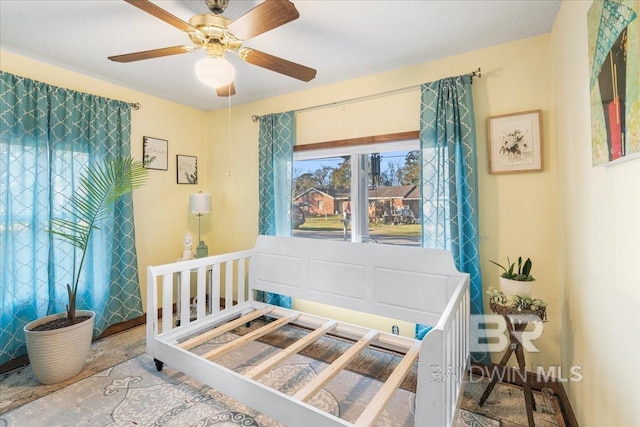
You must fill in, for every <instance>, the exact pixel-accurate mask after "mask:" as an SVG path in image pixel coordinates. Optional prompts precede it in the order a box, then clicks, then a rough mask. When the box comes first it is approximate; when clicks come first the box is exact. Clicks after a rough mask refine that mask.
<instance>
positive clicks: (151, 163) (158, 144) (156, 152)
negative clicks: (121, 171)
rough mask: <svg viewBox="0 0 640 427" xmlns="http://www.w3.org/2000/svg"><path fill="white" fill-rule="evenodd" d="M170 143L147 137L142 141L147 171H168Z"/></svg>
mask: <svg viewBox="0 0 640 427" xmlns="http://www.w3.org/2000/svg"><path fill="white" fill-rule="evenodd" d="M168 154H169V142H168V141H167V140H166V139H158V138H152V137H150V136H145V137H144V138H143V140H142V164H143V165H144V167H145V168H147V169H158V170H163V171H166V170H167V166H168Z"/></svg>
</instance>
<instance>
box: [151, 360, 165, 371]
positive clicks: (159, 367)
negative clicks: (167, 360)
mask: <svg viewBox="0 0 640 427" xmlns="http://www.w3.org/2000/svg"><path fill="white" fill-rule="evenodd" d="M153 361H154V362H156V371H158V372H160V371H162V368H163V367H164V362H161V361H159V360H158V359H153Z"/></svg>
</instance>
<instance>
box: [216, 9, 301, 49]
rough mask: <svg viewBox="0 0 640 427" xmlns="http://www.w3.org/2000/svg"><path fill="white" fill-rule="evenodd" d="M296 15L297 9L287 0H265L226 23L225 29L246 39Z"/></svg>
mask: <svg viewBox="0 0 640 427" xmlns="http://www.w3.org/2000/svg"><path fill="white" fill-rule="evenodd" d="M298 17H300V13H298V9H296V7H295V6H294V4H293V3H291V2H290V1H289V0H265V1H264V2H263V3H260V4H259V5H258V6H256V7H254V8H253V9H251V10H250V11H249V12H247V13H245V14H244V15H242V16H241V17H240V18H238V19H236V20H235V21H233V22H232V23H231V24H229V25H227V30H228V31H229V32H230V33H231V34H233V35H234V36H235V37H236V38H239V39H240V40H247V39H250V38H251V37H255V36H257V35H259V34H262V33H265V32H267V31H269V30H273V29H274V28H277V27H279V26H280V25H283V24H286V23H287V22H291V21H293V20H296V19H298Z"/></svg>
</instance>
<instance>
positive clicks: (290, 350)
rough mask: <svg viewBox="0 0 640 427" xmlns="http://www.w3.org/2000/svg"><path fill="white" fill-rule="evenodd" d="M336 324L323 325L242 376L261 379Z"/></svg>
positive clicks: (334, 322) (330, 322)
mask: <svg viewBox="0 0 640 427" xmlns="http://www.w3.org/2000/svg"><path fill="white" fill-rule="evenodd" d="M337 324H338V322H336V321H335V320H330V321H328V322H326V323H325V324H324V325H322V326H321V327H319V328H317V329H315V330H314V331H313V332H311V333H310V334H308V335H306V336H305V337H304V338H302V339H299V340H298V341H296V342H294V343H293V344H291V345H290V346H289V347H287V348H285V349H283V350H282V351H279V352H278V353H276V354H274V355H273V356H271V357H270V358H269V359H267V360H265V361H264V362H262V363H261V364H259V365H258V366H255V367H253V368H251V369H250V370H249V371H247V372H245V374H244V376H245V377H247V378H251V379H256V378H259V377H261V376H262V375H263V374H264V373H265V372H267V371H268V370H270V369H271V368H273V367H274V366H276V365H277V364H279V363H282V362H284V361H285V360H287V359H288V358H290V357H291V356H293V355H295V354H298V353H299V352H300V351H302V350H303V349H304V348H305V347H307V346H309V345H310V344H312V343H314V342H316V341H317V340H318V339H319V338H320V337H321V336H323V335H325V334H326V333H327V332H329V331H331V330H333V329H335V327H336V325H337Z"/></svg>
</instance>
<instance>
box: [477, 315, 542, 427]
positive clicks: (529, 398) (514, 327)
mask: <svg viewBox="0 0 640 427" xmlns="http://www.w3.org/2000/svg"><path fill="white" fill-rule="evenodd" d="M490 306H491V311H493V312H494V313H496V314H499V315H501V316H503V317H504V320H505V321H506V323H507V330H508V331H509V342H510V344H509V348H507V350H506V351H505V353H504V355H503V356H502V360H500V363H499V364H498V368H500V369H501V371H500V372H501V373H502V372H504V370H505V369H506V364H507V361H508V360H509V358H510V357H511V355H512V354H513V353H515V355H516V360H517V361H518V367H519V368H520V375H521V378H523V385H522V388H523V390H524V401H525V405H526V409H527V421H528V423H529V427H535V423H534V421H533V411H535V410H536V401H535V399H534V398H533V392H532V391H531V386H530V385H529V382H528V381H527V369H526V366H525V363H524V351H523V349H522V343H521V342H520V340H519V339H518V336H520V335H521V334H522V332H523V331H524V330H525V329H526V327H527V325H528V324H529V323H531V320H529V319H527V317H526V316H525V317H523V316H517V315H522V314H528V315H535V316H537V317H539V318H540V319H541V320H545V319H546V307H542V308H540V309H539V310H536V311H531V310H523V311H518V310H516V309H513V308H511V307H506V306H504V305H500V304H496V303H491V305H490ZM501 377H502V375H500V376H499V375H494V376H493V378H492V379H491V382H490V383H489V385H488V386H487V388H485V389H484V393H482V397H480V402H479V403H478V404H479V405H480V406H482V405H484V403H485V401H486V400H487V398H488V397H489V395H490V394H491V392H492V391H493V388H494V387H495V385H496V383H497V382H498V380H499V379H500V378H501Z"/></svg>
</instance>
